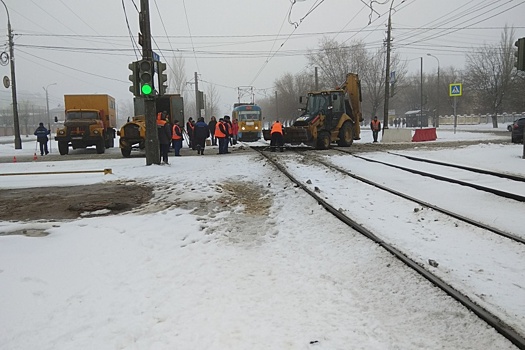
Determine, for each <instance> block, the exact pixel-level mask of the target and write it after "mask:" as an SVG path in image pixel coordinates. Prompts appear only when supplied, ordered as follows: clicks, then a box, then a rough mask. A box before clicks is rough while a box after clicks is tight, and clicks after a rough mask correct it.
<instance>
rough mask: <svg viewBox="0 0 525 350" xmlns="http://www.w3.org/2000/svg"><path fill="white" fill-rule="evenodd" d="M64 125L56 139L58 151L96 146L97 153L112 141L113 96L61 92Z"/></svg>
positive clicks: (113, 139) (100, 152)
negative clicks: (62, 96)
mask: <svg viewBox="0 0 525 350" xmlns="http://www.w3.org/2000/svg"><path fill="white" fill-rule="evenodd" d="M64 104H65V109H66V110H65V120H64V127H63V128H61V129H58V130H57V133H56V137H55V140H56V141H57V142H58V151H59V152H60V154H61V155H65V154H68V153H69V146H71V147H72V148H73V149H77V148H86V147H89V146H95V147H96V149H97V153H98V154H102V153H104V152H105V150H106V148H111V147H113V146H114V143H115V135H116V130H115V126H116V125H117V113H116V109H115V99H114V98H113V97H111V96H109V95H103V94H97V95H64Z"/></svg>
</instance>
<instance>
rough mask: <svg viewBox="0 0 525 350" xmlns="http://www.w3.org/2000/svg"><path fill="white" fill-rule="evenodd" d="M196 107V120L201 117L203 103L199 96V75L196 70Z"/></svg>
mask: <svg viewBox="0 0 525 350" xmlns="http://www.w3.org/2000/svg"><path fill="white" fill-rule="evenodd" d="M195 109H196V111H195V112H196V113H195V115H196V117H195V119H196V120H199V117H200V116H201V105H200V97H199V76H198V74H197V72H195Z"/></svg>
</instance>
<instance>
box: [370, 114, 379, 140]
mask: <svg viewBox="0 0 525 350" xmlns="http://www.w3.org/2000/svg"><path fill="white" fill-rule="evenodd" d="M370 129H372V136H373V137H374V142H377V136H378V135H379V132H380V131H381V122H380V121H379V120H377V115H376V116H375V117H374V119H373V120H372V121H371V122H370Z"/></svg>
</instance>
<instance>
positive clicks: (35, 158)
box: [33, 152, 38, 160]
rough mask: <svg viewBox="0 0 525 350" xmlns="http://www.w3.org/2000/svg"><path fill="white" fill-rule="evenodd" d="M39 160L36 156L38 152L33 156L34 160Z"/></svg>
mask: <svg viewBox="0 0 525 350" xmlns="http://www.w3.org/2000/svg"><path fill="white" fill-rule="evenodd" d="M37 159H38V157H37V156H36V152H35V154H34V155H33V160H37Z"/></svg>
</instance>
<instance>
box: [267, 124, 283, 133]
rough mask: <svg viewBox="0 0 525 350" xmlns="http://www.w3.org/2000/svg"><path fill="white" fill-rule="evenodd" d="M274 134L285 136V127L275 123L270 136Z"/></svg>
mask: <svg viewBox="0 0 525 350" xmlns="http://www.w3.org/2000/svg"><path fill="white" fill-rule="evenodd" d="M274 132H278V133H279V134H281V135H282V134H283V125H282V124H281V123H279V122H275V123H273V125H272V130H271V131H270V134H273V133H274Z"/></svg>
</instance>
